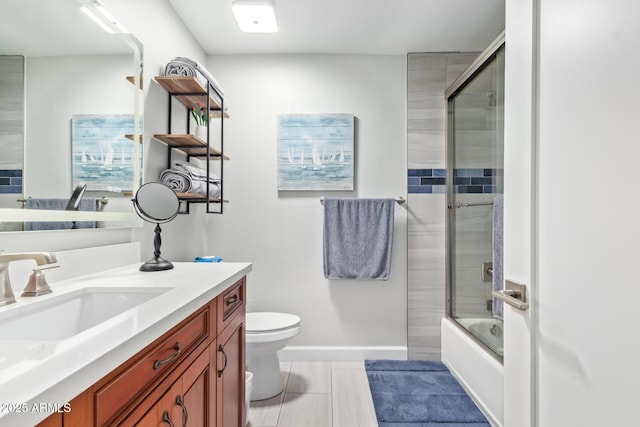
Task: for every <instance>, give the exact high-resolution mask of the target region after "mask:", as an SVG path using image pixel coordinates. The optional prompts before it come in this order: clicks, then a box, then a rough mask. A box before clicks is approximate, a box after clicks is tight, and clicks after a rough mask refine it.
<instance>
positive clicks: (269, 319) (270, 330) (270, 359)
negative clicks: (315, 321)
mask: <svg viewBox="0 0 640 427" xmlns="http://www.w3.org/2000/svg"><path fill="white" fill-rule="evenodd" d="M245 331H246V333H245V337H246V342H247V350H246V351H247V370H248V371H251V372H252V373H253V392H252V393H251V400H263V399H268V398H270V397H273V396H276V395H278V394H280V393H281V392H282V390H283V388H284V384H283V382H282V377H281V375H280V360H279V359H278V351H280V350H282V349H283V348H284V347H285V346H286V345H287V344H288V343H289V341H291V339H292V338H293V337H295V336H296V335H298V334H299V333H300V318H299V317H298V316H296V315H294V314H287V313H272V312H257V313H247V321H246V324H245Z"/></svg>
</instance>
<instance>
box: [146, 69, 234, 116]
mask: <svg viewBox="0 0 640 427" xmlns="http://www.w3.org/2000/svg"><path fill="white" fill-rule="evenodd" d="M155 80H156V81H157V82H158V83H159V84H160V86H162V87H163V88H165V90H166V91H167V92H169V93H171V94H173V95H176V99H178V101H180V102H181V103H182V104H183V105H184V106H185V107H187V108H189V109H191V108H193V107H195V106H196V105H197V104H204V102H203V100H202V95H206V94H207V90H206V89H205V88H204V87H202V85H201V84H200V83H199V82H198V81H197V80H196V78H195V77H192V76H184V77H182V76H172V77H167V76H156V77H155ZM181 93H190V94H194V93H195V94H199V95H180V94H181ZM209 103H210V106H211V110H213V116H214V117H216V118H219V117H220V115H221V112H220V102H219V100H218V99H216V97H215V96H214V95H212V96H209ZM224 117H229V114H228V113H226V112H225V113H224Z"/></svg>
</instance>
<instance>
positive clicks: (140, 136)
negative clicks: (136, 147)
mask: <svg viewBox="0 0 640 427" xmlns="http://www.w3.org/2000/svg"><path fill="white" fill-rule="evenodd" d="M124 137H125V138H127V139H130V140H132V141H135V139H134V138H133V134H131V133H128V134H126V135H125V136H124ZM138 143H140V144H142V135H138Z"/></svg>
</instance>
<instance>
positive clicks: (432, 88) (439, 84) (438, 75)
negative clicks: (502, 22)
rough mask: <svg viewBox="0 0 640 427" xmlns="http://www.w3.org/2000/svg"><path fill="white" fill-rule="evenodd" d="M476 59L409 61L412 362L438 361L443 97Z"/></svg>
mask: <svg viewBox="0 0 640 427" xmlns="http://www.w3.org/2000/svg"><path fill="white" fill-rule="evenodd" d="M477 56H478V53H477V52H468V53H467V52H464V53H460V52H455V53H412V54H409V55H408V56H407V61H408V62H407V70H408V78H407V81H408V88H407V91H408V92H407V102H408V105H407V117H408V123H407V132H408V135H407V140H408V144H407V145H408V147H407V150H408V153H407V165H408V169H409V170H408V181H409V195H408V211H409V217H408V246H409V250H408V263H409V266H408V273H409V282H408V307H407V308H408V313H407V315H408V347H409V358H410V359H433V360H438V359H440V321H441V320H442V318H443V317H444V315H445V259H446V258H445V255H446V254H445V221H446V206H445V202H446V191H445V188H446V183H445V175H446V173H445V171H446V158H445V153H446V146H447V145H446V140H445V127H446V116H445V99H444V91H445V90H446V88H447V87H448V86H449V85H450V84H451V83H453V81H454V80H455V79H456V78H457V77H458V76H459V75H460V74H461V73H462V72H463V71H464V70H465V69H466V68H467V67H468V66H469V65H470V64H471V63H472V62H473V60H474V59H475V58H476V57H477ZM483 174H484V171H483ZM483 177H484V176H483ZM469 178H470V177H469ZM478 182H479V181H478ZM483 182H487V181H486V180H484V181H483ZM469 185H471V181H469ZM483 185H484V184H483Z"/></svg>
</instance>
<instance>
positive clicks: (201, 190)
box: [189, 180, 220, 198]
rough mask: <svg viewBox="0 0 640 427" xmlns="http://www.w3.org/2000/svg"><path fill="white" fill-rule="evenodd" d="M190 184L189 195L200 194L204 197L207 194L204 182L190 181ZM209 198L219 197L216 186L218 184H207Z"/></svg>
mask: <svg viewBox="0 0 640 427" xmlns="http://www.w3.org/2000/svg"><path fill="white" fill-rule="evenodd" d="M191 183H192V186H191V190H189V192H190V193H195V194H200V195H201V196H204V195H206V194H207V182H206V181H197V180H193V181H191ZM209 197H216V198H217V197H220V187H219V186H218V184H215V183H213V182H209Z"/></svg>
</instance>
